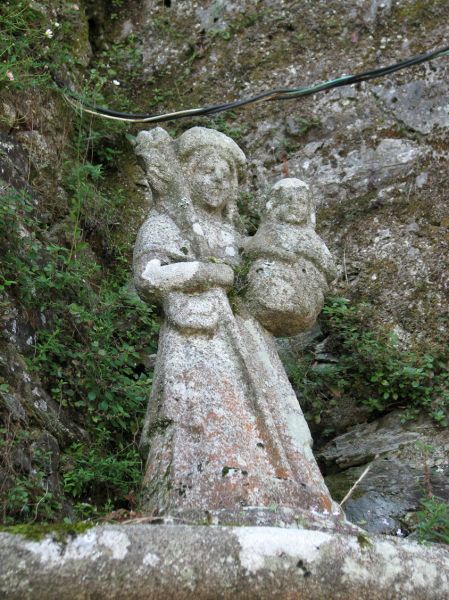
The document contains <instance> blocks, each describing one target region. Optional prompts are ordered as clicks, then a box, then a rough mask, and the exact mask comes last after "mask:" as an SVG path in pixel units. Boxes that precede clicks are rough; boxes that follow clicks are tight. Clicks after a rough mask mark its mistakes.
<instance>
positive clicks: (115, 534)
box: [98, 530, 130, 560]
mask: <svg viewBox="0 0 449 600" xmlns="http://www.w3.org/2000/svg"><path fill="white" fill-rule="evenodd" d="M98 541H99V543H100V544H101V545H103V546H106V547H107V548H108V549H109V550H110V551H111V554H112V558H115V559H117V560H121V559H123V558H125V556H126V555H127V554H128V546H129V545H130V541H129V538H128V536H127V535H126V534H125V533H123V532H122V531H108V530H106V531H103V532H102V533H101V535H100V536H99V540H98Z"/></svg>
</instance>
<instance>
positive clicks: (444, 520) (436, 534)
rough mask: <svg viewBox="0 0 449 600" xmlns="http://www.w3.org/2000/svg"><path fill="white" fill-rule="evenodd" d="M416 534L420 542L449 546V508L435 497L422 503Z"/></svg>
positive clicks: (418, 513) (418, 514)
mask: <svg viewBox="0 0 449 600" xmlns="http://www.w3.org/2000/svg"><path fill="white" fill-rule="evenodd" d="M421 505H422V509H421V510H420V511H418V512H417V514H416V516H417V518H418V525H417V527H416V533H417V536H418V540H419V541H420V542H438V543H440V544H449V506H448V504H447V503H446V502H442V501H441V500H439V499H438V498H436V497H435V496H432V497H431V498H426V499H425V500H422V502H421Z"/></svg>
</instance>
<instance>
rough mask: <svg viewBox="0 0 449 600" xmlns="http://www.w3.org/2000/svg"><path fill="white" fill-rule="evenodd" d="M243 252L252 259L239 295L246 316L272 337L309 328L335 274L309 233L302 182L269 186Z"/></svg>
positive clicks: (310, 217)
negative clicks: (259, 217)
mask: <svg viewBox="0 0 449 600" xmlns="http://www.w3.org/2000/svg"><path fill="white" fill-rule="evenodd" d="M245 253H246V254H247V255H248V256H250V257H252V258H253V259H254V260H253V262H252V265H251V268H250V271H249V274H248V288H247V291H246V294H245V301H246V305H247V308H248V310H249V311H250V313H251V314H252V315H253V316H254V317H256V319H257V320H258V321H259V322H260V323H261V324H262V325H263V326H264V327H265V328H266V329H268V331H270V332H271V333H273V334H274V335H284V336H289V335H295V334H296V333H300V332H303V331H307V329H310V327H312V325H313V324H314V323H315V321H316V318H317V316H318V314H319V313H320V311H321V309H322V308H323V304H324V292H325V291H326V289H327V284H328V283H329V282H330V281H332V280H333V279H335V277H336V271H335V265H334V262H333V260H332V256H331V254H330V252H329V250H328V249H327V247H326V245H325V244H324V242H323V240H322V239H321V238H320V237H319V236H318V235H317V234H316V232H315V213H314V210H313V207H312V204H311V196H310V190H309V186H308V185H307V184H306V183H304V182H303V181H301V180H300V179H292V178H288V179H281V181H278V182H277V183H276V184H275V185H274V186H273V188H272V189H271V193H270V195H269V199H268V202H267V203H266V211H265V214H264V216H263V218H262V221H261V224H260V227H259V229H258V231H257V233H256V234H255V235H254V236H253V237H251V238H249V239H248V241H247V242H246V244H245Z"/></svg>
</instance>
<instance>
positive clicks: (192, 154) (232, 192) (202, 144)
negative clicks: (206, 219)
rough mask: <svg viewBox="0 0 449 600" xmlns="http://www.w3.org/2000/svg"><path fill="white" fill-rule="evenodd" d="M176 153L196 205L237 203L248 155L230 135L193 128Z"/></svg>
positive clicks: (216, 206)
mask: <svg viewBox="0 0 449 600" xmlns="http://www.w3.org/2000/svg"><path fill="white" fill-rule="evenodd" d="M177 155H178V158H179V160H180V162H181V166H182V168H183V171H184V174H185V176H186V179H187V181H188V182H189V186H190V191H191V196H192V201H193V202H194V204H196V205H197V206H202V207H203V208H206V209H207V210H212V211H221V210H222V209H224V208H225V207H226V206H229V205H230V204H233V203H234V202H235V200H236V196H237V190H238V183H239V181H241V179H242V178H243V175H244V169H245V165H246V158H245V155H244V154H243V152H242V150H241V149H240V148H239V147H238V146H237V144H236V143H235V142H234V141H233V140H232V139H231V138H229V137H228V136H226V135H224V134H223V133H220V132H219V131H215V130H214V129H206V128H205V127H193V128H192V129H189V130H188V131H186V132H185V133H183V134H182V135H181V137H180V138H179V139H178V140H177Z"/></svg>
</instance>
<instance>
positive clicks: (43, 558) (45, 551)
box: [24, 538, 63, 566]
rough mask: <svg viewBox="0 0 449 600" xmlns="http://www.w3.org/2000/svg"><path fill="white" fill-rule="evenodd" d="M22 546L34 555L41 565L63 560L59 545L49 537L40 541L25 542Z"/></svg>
mask: <svg viewBox="0 0 449 600" xmlns="http://www.w3.org/2000/svg"><path fill="white" fill-rule="evenodd" d="M24 548H25V550H28V552H31V554H33V555H34V556H36V557H37V558H38V559H39V561H40V562H41V564H42V565H43V566H45V565H48V566H51V565H53V564H54V563H57V562H63V561H62V558H61V548H60V546H59V545H58V544H57V543H56V542H54V541H53V540H51V539H49V538H46V539H45V540H42V541H40V542H26V543H25V544H24Z"/></svg>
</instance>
